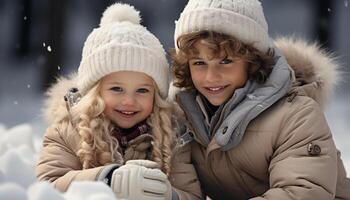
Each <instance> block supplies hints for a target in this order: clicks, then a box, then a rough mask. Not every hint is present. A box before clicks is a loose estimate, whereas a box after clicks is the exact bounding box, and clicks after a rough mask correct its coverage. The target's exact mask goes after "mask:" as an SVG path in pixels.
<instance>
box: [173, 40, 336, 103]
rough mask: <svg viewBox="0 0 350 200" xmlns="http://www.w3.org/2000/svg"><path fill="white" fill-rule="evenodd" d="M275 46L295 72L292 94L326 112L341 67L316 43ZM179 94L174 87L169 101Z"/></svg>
mask: <svg viewBox="0 0 350 200" xmlns="http://www.w3.org/2000/svg"><path fill="white" fill-rule="evenodd" d="M274 43H275V45H276V46H277V47H278V48H279V49H280V50H281V51H282V53H283V55H284V56H285V58H286V60H287V62H288V64H289V65H290V67H291V68H292V69H293V73H294V79H295V80H294V84H293V85H294V86H293V90H299V91H303V92H305V93H306V95H308V96H310V97H312V98H313V99H314V100H315V101H317V102H318V103H319V104H320V106H321V107H322V108H324V107H325V105H326V104H327V101H328V99H329V97H330V96H331V94H332V92H333V91H334V87H335V86H336V85H337V83H338V82H339V80H340V72H339V68H340V65H339V64H338V63H337V61H336V58H335V57H334V56H333V55H332V54H330V53H328V52H326V51H325V50H323V49H321V48H320V46H319V45H318V44H317V43H309V42H306V41H305V40H302V39H297V38H294V37H281V38H278V39H276V40H274ZM179 91H180V89H179V88H176V87H174V86H173V85H172V84H171V85H170V89H169V98H171V99H173V100H174V99H175V95H176V94H177V93H178V92H179Z"/></svg>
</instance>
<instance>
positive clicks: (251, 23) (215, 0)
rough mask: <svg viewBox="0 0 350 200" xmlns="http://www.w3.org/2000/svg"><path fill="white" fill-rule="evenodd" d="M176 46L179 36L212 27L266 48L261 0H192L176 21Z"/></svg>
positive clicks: (264, 49) (265, 32) (256, 46)
mask: <svg viewBox="0 0 350 200" xmlns="http://www.w3.org/2000/svg"><path fill="white" fill-rule="evenodd" d="M175 24H176V27H175V35H174V39H175V46H176V48H178V47H177V45H176V42H177V39H178V38H179V36H181V35H184V34H188V33H192V32H196V31H202V30H210V31H215V32H219V33H224V34H227V35H231V36H234V37H235V38H237V39H239V40H240V41H242V42H243V43H245V44H251V45H253V46H254V47H255V48H256V49H258V50H260V51H262V52H266V51H267V50H268V48H269V36H268V26H267V23H266V20H265V16H264V13H263V9H262V6H261V3H260V2H259V1H258V0H189V1H188V3H187V5H186V7H185V9H184V10H183V12H182V13H181V15H180V18H179V20H178V21H176V22H175Z"/></svg>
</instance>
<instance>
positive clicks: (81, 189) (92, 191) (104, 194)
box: [64, 181, 116, 200]
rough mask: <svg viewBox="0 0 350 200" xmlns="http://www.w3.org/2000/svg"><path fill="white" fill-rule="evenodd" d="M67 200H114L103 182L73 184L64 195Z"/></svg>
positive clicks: (112, 194)
mask: <svg viewBox="0 0 350 200" xmlns="http://www.w3.org/2000/svg"><path fill="white" fill-rule="evenodd" d="M64 196H65V197H66V198H65V199H67V200H86V199H91V200H92V199H94V200H115V199H116V198H115V196H114V193H113V191H112V190H111V188H110V187H108V186H107V185H106V184H105V183H103V182H92V181H81V182H73V183H72V184H71V185H70V187H69V188H68V191H67V192H66V193H65V194H64Z"/></svg>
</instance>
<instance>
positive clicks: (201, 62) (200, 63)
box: [192, 61, 205, 65]
mask: <svg viewBox="0 0 350 200" xmlns="http://www.w3.org/2000/svg"><path fill="white" fill-rule="evenodd" d="M192 65H205V62H203V61H195V62H192Z"/></svg>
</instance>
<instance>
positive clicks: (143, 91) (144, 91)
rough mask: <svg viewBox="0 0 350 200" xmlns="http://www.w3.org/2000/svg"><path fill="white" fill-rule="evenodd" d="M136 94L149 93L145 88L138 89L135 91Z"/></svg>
mask: <svg viewBox="0 0 350 200" xmlns="http://www.w3.org/2000/svg"><path fill="white" fill-rule="evenodd" d="M137 92H138V93H147V92H149V90H148V89H146V88H140V89H138V90H137Z"/></svg>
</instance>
